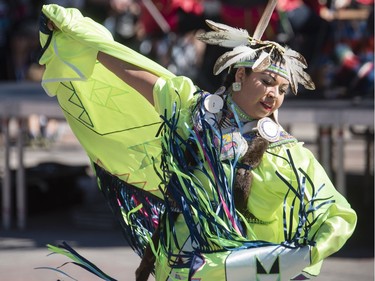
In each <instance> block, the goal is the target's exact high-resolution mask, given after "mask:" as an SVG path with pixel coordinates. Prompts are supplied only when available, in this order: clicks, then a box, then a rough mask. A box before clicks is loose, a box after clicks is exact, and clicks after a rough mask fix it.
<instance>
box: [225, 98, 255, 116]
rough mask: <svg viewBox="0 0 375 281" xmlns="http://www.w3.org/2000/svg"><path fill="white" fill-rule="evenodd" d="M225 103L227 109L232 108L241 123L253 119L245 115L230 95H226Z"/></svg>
mask: <svg viewBox="0 0 375 281" xmlns="http://www.w3.org/2000/svg"><path fill="white" fill-rule="evenodd" d="M227 103H228V107H229V108H233V109H234V110H235V111H236V114H237V116H238V117H239V118H240V121H241V122H250V121H254V120H255V119H254V118H252V117H250V116H249V115H248V114H246V113H245V112H244V111H243V110H242V109H241V108H240V107H239V106H238V105H237V104H236V103H235V102H234V101H233V100H232V97H231V96H230V95H228V98H227Z"/></svg>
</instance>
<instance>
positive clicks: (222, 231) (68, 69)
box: [40, 5, 356, 281]
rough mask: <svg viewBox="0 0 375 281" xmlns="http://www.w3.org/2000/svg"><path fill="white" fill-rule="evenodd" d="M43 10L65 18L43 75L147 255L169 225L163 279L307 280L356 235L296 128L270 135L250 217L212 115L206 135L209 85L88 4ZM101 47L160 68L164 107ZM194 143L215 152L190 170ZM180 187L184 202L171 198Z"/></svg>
mask: <svg viewBox="0 0 375 281" xmlns="http://www.w3.org/2000/svg"><path fill="white" fill-rule="evenodd" d="M42 12H43V14H44V15H45V16H46V17H47V18H49V19H50V20H52V21H53V22H54V24H55V25H56V27H57V30H55V31H54V32H53V35H50V36H48V35H47V34H45V33H43V32H41V33H40V41H41V45H42V47H44V49H45V50H44V53H43V55H42V57H41V59H40V64H42V65H45V66H46V70H45V73H44V76H43V81H42V86H43V88H44V89H45V91H46V92H47V94H48V95H50V96H56V97H57V99H58V102H59V104H60V106H61V108H62V110H63V112H64V115H65V117H66V119H67V121H68V123H69V125H70V127H71V128H72V130H73V132H74V134H75V135H76V136H77V138H78V140H79V141H80V143H81V145H82V146H83V148H84V149H85V151H86V152H87V155H88V157H89V159H90V161H91V162H92V165H93V168H94V170H95V171H96V173H97V176H98V180H99V183H100V187H101V189H102V191H103V193H104V195H105V196H106V198H107V200H108V202H109V204H110V205H111V206H112V209H113V211H114V213H115V215H116V216H117V218H119V221H120V223H121V225H122V226H123V228H124V229H125V235H126V237H127V239H128V241H129V242H130V244H131V246H132V247H133V249H134V250H135V251H136V252H137V253H138V254H139V255H140V256H142V255H143V251H144V248H145V246H146V244H147V243H149V242H150V236H151V235H152V232H153V230H155V228H157V227H158V226H159V227H161V228H162V230H161V233H162V235H161V239H160V241H159V245H153V248H154V251H155V253H156V254H157V260H156V265H155V276H156V280H215V281H219V280H223V281H224V280H236V281H239V280H306V279H307V278H308V277H307V276H308V275H307V274H305V273H308V274H310V275H317V274H318V273H319V271H320V266H321V262H322V260H323V259H324V258H326V257H328V256H329V255H331V254H332V253H334V252H336V251H338V250H339V249H340V248H341V247H342V246H343V245H344V243H345V242H346V240H347V239H348V238H349V237H350V236H351V234H352V233H353V231H354V228H355V224H356V214H355V212H354V211H353V210H352V209H351V208H350V205H349V204H348V202H347V201H346V199H345V198H344V197H342V196H341V195H340V194H339V193H338V192H337V191H336V190H335V188H334V186H333V185H332V183H331V181H330V180H329V178H328V176H327V175H326V173H325V172H324V170H323V168H322V167H321V166H320V165H319V163H318V162H317V161H316V159H315V158H314V156H313V155H312V154H311V152H309V151H308V150H307V149H305V148H304V147H303V144H302V143H298V142H297V141H296V140H295V139H294V138H292V137H288V138H284V139H283V140H282V141H280V142H278V143H273V144H272V145H270V147H269V148H268V150H267V153H265V154H264V156H263V159H262V163H261V164H260V166H259V167H258V168H256V169H254V170H253V174H254V181H253V184H252V187H251V196H250V198H249V200H248V203H247V205H248V209H249V212H250V213H251V214H252V218H251V219H245V221H246V223H245V226H241V223H239V221H240V220H239V219H240V218H242V219H244V218H243V217H242V215H241V214H240V213H238V212H236V210H235V207H234V205H233V200H232V198H231V187H232V183H233V175H234V174H235V173H234V172H233V171H234V169H235V166H236V161H232V162H230V161H229V163H222V162H221V161H219V159H218V157H217V154H216V152H215V149H211V148H210V143H211V140H212V137H213V135H212V133H210V132H212V130H210V129H211V128H210V127H209V125H208V124H206V125H203V126H208V127H207V129H208V130H204V133H203V135H200V134H199V133H197V132H196V131H195V130H194V128H193V127H194V126H193V123H192V120H191V119H192V118H191V112H192V110H193V108H194V106H197V104H198V105H199V101H200V99H201V97H202V95H203V92H202V91H199V89H197V88H196V86H195V85H194V84H193V82H192V81H191V80H190V79H188V78H186V77H176V76H175V75H173V74H172V73H170V72H169V71H168V70H166V69H165V68H163V67H162V66H160V65H158V64H156V63H155V62H153V61H151V60H149V59H148V58H146V57H144V56H142V55H140V54H138V53H137V52H135V51H133V50H131V49H129V48H127V47H125V46H123V45H121V44H119V43H117V42H115V41H113V38H112V35H111V34H110V33H109V31H108V30H106V29H105V28H104V27H103V26H101V25H99V24H97V23H95V22H94V21H92V20H91V19H89V18H86V17H83V16H82V14H81V13H80V12H79V11H78V10H76V9H65V8H62V7H60V6H58V5H45V6H43V9H42ZM99 51H101V52H104V53H107V54H110V55H112V56H114V57H117V58H119V59H121V60H124V61H127V62H129V63H131V64H134V65H137V66H139V67H141V68H144V69H146V70H149V71H151V72H153V73H155V74H156V75H158V76H160V79H159V80H158V82H157V83H156V85H155V87H154V100H155V108H154V107H152V106H151V105H150V104H149V103H148V102H147V101H146V100H145V99H144V98H143V97H142V95H140V94H139V93H138V92H136V91H135V90H134V89H133V88H131V87H130V86H129V85H127V84H125V83H124V82H123V81H122V80H120V79H119V78H117V77H116V76H115V75H114V74H112V73H111V72H110V71H108V70H107V69H106V68H104V67H103V66H102V65H101V64H100V63H99V62H98V61H97V59H96V57H97V54H98V52H99ZM186 140H189V141H186ZM192 143H193V146H194V147H198V149H197V150H198V153H197V154H198V158H200V159H205V161H204V163H202V165H201V166H199V167H198V168H196V169H193V170H189V169H190V168H189V167H186V165H185V164H184V162H186V161H181V160H184V159H183V151H184V150H186V149H188V148H189V146H190V145H191V144H192ZM168 189H169V192H166V190H168ZM174 192H177V193H175V194H174V198H178V199H177V202H175V204H176V205H173V204H170V201H169V199H168V196H169V194H171V193H174ZM167 193H168V195H166V194H167ZM172 205H173V206H172ZM170 212H177V213H178V214H179V215H178V216H177V218H176V219H174V220H172V219H170V217H169V216H168V214H169V213H170ZM163 214H164V215H163ZM302 271H303V272H305V273H302ZM291 278H295V279H291Z"/></svg>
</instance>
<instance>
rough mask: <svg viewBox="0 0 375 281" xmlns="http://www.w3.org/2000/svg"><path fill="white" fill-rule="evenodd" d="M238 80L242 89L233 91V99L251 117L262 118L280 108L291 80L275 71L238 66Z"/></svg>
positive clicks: (236, 78)
mask: <svg viewBox="0 0 375 281" xmlns="http://www.w3.org/2000/svg"><path fill="white" fill-rule="evenodd" d="M235 80H236V82H241V85H242V87H241V90H240V91H238V92H234V93H233V96H232V98H233V101H234V102H235V103H236V104H237V105H238V106H239V107H240V108H241V109H242V110H243V111H244V112H245V113H246V114H247V115H249V116H250V117H252V118H254V119H260V118H263V117H266V116H270V115H271V114H272V113H273V112H274V111H275V110H276V109H278V108H279V107H280V106H281V105H282V103H283V101H284V96H285V94H286V92H287V90H288V87H289V81H288V80H287V79H285V78H284V77H281V76H279V75H277V74H275V73H273V72H270V71H264V72H251V73H250V74H246V72H245V68H244V67H240V68H238V70H237V72H236V76H235Z"/></svg>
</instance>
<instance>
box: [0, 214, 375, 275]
mask: <svg viewBox="0 0 375 281" xmlns="http://www.w3.org/2000/svg"><path fill="white" fill-rule="evenodd" d="M61 241H66V242H68V243H69V244H70V245H71V246H73V247H74V248H75V250H77V251H78V252H79V253H80V254H82V255H83V256H84V257H86V258H88V259H89V260H91V261H92V262H93V263H94V264H96V265H97V266H98V267H99V268H101V269H102V270H103V271H104V272H106V273H107V274H109V275H110V276H112V277H113V278H115V279H117V280H119V281H131V280H134V271H135V269H136V267H137V266H138V263H139V262H140V259H139V257H138V256H137V255H136V254H135V253H134V252H133V251H132V250H131V248H130V247H128V246H127V243H126V241H125V240H124V238H123V237H122V236H121V232H120V230H119V229H118V228H117V227H116V226H115V225H108V226H107V227H102V228H99V227H87V226H82V225H81V226H80V225H78V224H77V222H76V221H74V219H73V216H72V212H71V210H70V211H69V210H67V211H65V212H64V211H58V212H50V213H49V214H41V215H35V216H32V217H31V218H30V220H29V226H28V227H27V229H26V230H24V231H19V230H10V231H2V232H1V235H0V280H1V281H24V280H27V281H34V280H37V281H52V280H71V279H70V278H68V277H66V276H63V275H62V274H60V273H57V272H55V271H53V270H48V269H36V268H38V267H52V268H56V267H58V266H60V265H62V264H63V263H64V262H66V261H68V258H66V257H64V256H61V255H50V256H47V255H48V254H49V251H48V249H47V248H46V246H45V245H46V244H54V245H56V244H58V243H59V242H61ZM62 269H63V270H64V271H65V272H67V273H69V274H70V275H71V276H72V277H74V278H75V279H77V280H80V281H84V280H100V279H99V278H96V277H95V276H93V275H91V274H89V273H87V272H86V271H85V270H83V269H81V268H79V267H77V266H75V265H72V264H68V265H65V266H64V267H63V268H62ZM149 280H150V281H152V280H154V278H150V279H149ZM313 280H317V281H353V280H356V281H371V280H374V258H373V256H371V249H368V250H367V251H366V250H365V251H364V249H362V250H361V249H355V248H351V246H350V247H347V248H346V249H344V250H343V253H342V254H337V255H334V256H332V257H330V258H328V259H327V260H326V261H325V263H324V264H323V268H322V272H321V274H320V275H319V276H318V277H316V278H314V279H313Z"/></svg>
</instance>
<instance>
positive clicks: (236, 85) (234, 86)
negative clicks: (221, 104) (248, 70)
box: [232, 82, 242, 92]
mask: <svg viewBox="0 0 375 281" xmlns="http://www.w3.org/2000/svg"><path fill="white" fill-rule="evenodd" d="M241 88H242V84H241V82H233V84H232V90H233V92H239V91H241Z"/></svg>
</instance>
